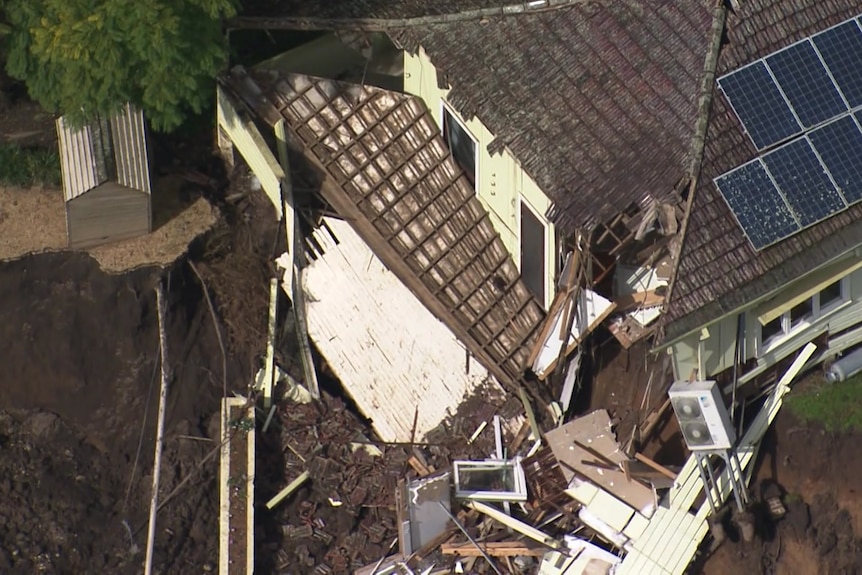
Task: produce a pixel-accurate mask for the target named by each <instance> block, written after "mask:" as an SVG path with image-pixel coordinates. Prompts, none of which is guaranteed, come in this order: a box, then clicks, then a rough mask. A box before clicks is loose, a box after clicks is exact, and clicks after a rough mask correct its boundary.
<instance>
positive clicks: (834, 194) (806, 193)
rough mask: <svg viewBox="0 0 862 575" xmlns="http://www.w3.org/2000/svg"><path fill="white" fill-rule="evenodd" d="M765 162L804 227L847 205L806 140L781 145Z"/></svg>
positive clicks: (765, 158) (764, 158) (765, 157)
mask: <svg viewBox="0 0 862 575" xmlns="http://www.w3.org/2000/svg"><path fill="white" fill-rule="evenodd" d="M763 162H764V163H765V164H766V167H767V169H768V170H769V173H770V174H771V175H772V178H773V179H774V180H775V183H776V184H777V185H778V189H779V190H781V193H782V194H783V195H784V197H785V198H786V199H787V203H788V204H790V207H791V209H792V210H793V213H794V214H796V217H797V219H798V220H799V223H800V224H801V225H802V227H805V226H808V225H811V224H813V223H815V222H818V221H820V220H822V219H824V218H826V217H829V216H830V215H832V214H833V213H835V212H837V211H839V210H843V209H844V208H845V207H847V206H846V204H845V203H844V200H843V198H842V197H841V195H840V194H839V193H838V190H836V189H835V186H834V185H832V181H831V180H830V179H829V175H828V174H827V173H826V171H825V170H824V168H823V166H822V165H821V164H820V160H819V159H818V158H817V154H815V153H814V149H813V148H812V147H811V144H809V142H808V140H807V139H805V138H799V139H798V140H794V141H792V142H790V143H789V144H785V145H784V146H781V147H780V148H778V149H776V150H775V151H773V152H770V153H769V154H767V155H765V156H763Z"/></svg>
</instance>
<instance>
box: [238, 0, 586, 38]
mask: <svg viewBox="0 0 862 575" xmlns="http://www.w3.org/2000/svg"><path fill="white" fill-rule="evenodd" d="M589 1H590V0H517V1H514V0H513V1H512V2H510V3H508V4H505V5H502V6H495V7H493V8H476V9H474V10H464V11H463V12H451V13H449V14H435V15H429V16H415V17H412V18H313V17H312V18H305V17H295V16H287V17H279V16H240V17H236V18H231V19H230V20H228V21H227V23H226V25H227V28H228V29H233V30H240V29H242V30H361V31H365V32H385V31H386V30H389V29H392V28H412V27H417V26H429V25H434V24H449V23H452V22H464V21H468V20H482V19H484V18H490V17H493V16H515V15H519V14H535V13H537V12H551V11H554V10H559V9H560V8H568V7H570V6H576V5H579V4H586V3H587V2H589Z"/></svg>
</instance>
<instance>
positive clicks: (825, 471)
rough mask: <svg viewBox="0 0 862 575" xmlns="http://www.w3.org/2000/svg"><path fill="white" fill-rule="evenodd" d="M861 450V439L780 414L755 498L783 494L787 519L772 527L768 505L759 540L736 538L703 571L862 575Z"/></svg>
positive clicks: (720, 574) (766, 445) (768, 437)
mask: <svg viewBox="0 0 862 575" xmlns="http://www.w3.org/2000/svg"><path fill="white" fill-rule="evenodd" d="M859 446H860V436H859V434H833V433H829V432H827V431H825V430H824V429H822V428H820V427H818V426H805V425H803V424H802V423H801V422H799V421H798V420H796V419H795V418H794V417H793V416H792V414H791V413H790V412H789V411H787V410H785V411H783V412H782V413H780V414H779V416H778V418H777V420H776V423H775V425H774V426H773V427H772V428H771V429H770V430H769V432H768V433H767V435H766V437H765V439H764V444H763V446H762V448H761V452H762V454H763V455H762V457H761V459H760V461H759V462H758V468H757V470H756V471H755V473H756V478H757V481H756V484H755V487H754V489H753V490H752V493H753V494H755V495H757V494H760V495H761V496H762V497H761V498H765V497H768V496H770V495H780V496H781V497H782V499H783V502H784V505H785V507H786V509H787V514H786V515H785V516H784V517H783V518H782V519H779V520H778V521H776V522H772V521H771V520H770V519H769V518H767V517H766V513H765V506H761V513H760V516H759V521H758V523H759V529H758V531H759V537H758V538H757V539H755V541H754V542H752V543H750V544H745V543H742V542H734V541H733V540H730V541H728V542H727V543H725V544H724V545H723V546H722V547H720V548H719V549H718V550H717V551H716V553H715V554H714V555H713V556H712V557H710V558H709V559H708V560H707V561H706V564H705V566H704V567H703V571H702V573H704V574H706V575H713V574H715V575H725V574H726V573H731V572H733V573H737V572H744V573H769V574H773V573H774V574H784V573H787V574H793V575H855V574H862V538H860V536H862V530H860V526H862V502H860V500H859V498H858V496H857V495H856V491H857V489H858V485H859V480H858V478H859V476H860V475H862V464H860V461H862V459H860V458H859ZM776 489H777V490H778V491H779V492H780V493H776V492H775V491H776Z"/></svg>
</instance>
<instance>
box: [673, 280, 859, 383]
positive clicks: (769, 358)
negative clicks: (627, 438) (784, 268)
mask: <svg viewBox="0 0 862 575" xmlns="http://www.w3.org/2000/svg"><path fill="white" fill-rule="evenodd" d="M845 277H846V278H847V290H848V292H847V296H848V301H846V302H845V303H844V304H842V305H841V306H839V307H838V308H837V309H835V310H834V311H832V312H831V313H828V314H825V315H823V316H822V317H820V318H818V319H816V320H814V321H813V322H812V323H810V324H809V325H808V326H806V327H804V328H800V329H798V330H795V331H793V332H791V333H789V334H787V335H786V336H784V338H783V339H780V340H779V341H777V342H776V343H775V344H773V345H770V346H769V348H768V350H764V351H761V350H760V349H759V348H760V347H761V346H760V342H759V333H760V326H759V322H758V319H757V312H756V311H755V310H756V309H757V305H758V304H755V305H752V306H750V307H748V308H747V309H745V310H743V312H742V313H745V314H746V318H745V340H744V345H745V357H746V359H747V360H748V359H752V358H757V366H756V368H755V369H754V370H752V371H750V372H748V373H746V374H745V375H744V376H743V377H742V378H741V379H740V380H741V381H742V382H745V381H747V380H748V379H751V378H753V377H755V376H756V375H758V374H759V373H762V372H763V371H765V370H766V369H767V368H768V367H770V366H772V365H774V364H775V363H777V362H779V361H781V360H782V359H784V358H786V357H788V356H789V355H791V354H793V353H794V352H796V351H797V350H798V349H800V348H801V347H802V346H803V345H805V344H806V343H808V342H809V341H811V340H812V339H814V338H815V337H817V336H819V335H821V334H823V333H827V332H828V333H831V334H836V333H839V332H843V331H845V330H849V329H850V328H852V327H853V326H855V325H857V324H860V323H862V269H859V270H856V271H853V272H850V273H849V274H847V275H846V276H845ZM800 281H805V278H801V279H800ZM791 285H793V284H790V285H788V286H787V287H788V288H789V287H790V286H791ZM736 321H737V320H736V314H733V315H731V316H729V317H726V318H723V319H721V320H719V321H717V322H714V323H712V324H710V325H708V326H706V328H705V331H704V330H702V331H701V333H700V334H692V335H689V336H688V337H686V338H685V339H683V340H681V341H679V342H677V343H675V344H673V345H672V346H670V348H668V349H669V353H671V356H672V358H673V366H674V376H675V377H676V378H677V379H688V377H689V375H690V374H691V371H692V370H693V369H698V372H699V373H701V374H705V375H704V377H713V376H715V375H716V374H718V373H720V372H722V371H724V370H726V369H729V368H730V367H732V366H733V354H734V349H735V345H736ZM858 343H862V329H859V330H857V331H856V332H855V333H846V334H842V335H841V336H839V337H834V338H830V343H829V347H828V348H827V349H825V350H822V349H821V350H818V355H817V356H815V357H816V358H817V359H818V360H823V359H827V358H828V357H831V356H834V355H836V354H838V353H840V352H841V351H843V350H845V349H847V348H848V347H852V346H854V345H856V344H858Z"/></svg>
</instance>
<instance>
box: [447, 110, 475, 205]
mask: <svg viewBox="0 0 862 575" xmlns="http://www.w3.org/2000/svg"><path fill="white" fill-rule="evenodd" d="M443 139H444V140H446V145H447V146H449V150H450V151H451V152H452V156H453V157H454V158H455V161H456V162H457V163H458V165H459V166H461V169H462V170H464V172H465V173H466V174H467V179H468V180H470V185H471V186H473V188H474V189H475V188H476V141H475V140H474V139H473V137H472V136H470V134H468V133H467V130H466V129H465V128H464V126H462V125H461V124H460V123H459V122H458V120H456V119H455V117H454V116H452V113H451V112H450V111H449V110H447V109H446V108H445V107H444V108H443Z"/></svg>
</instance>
